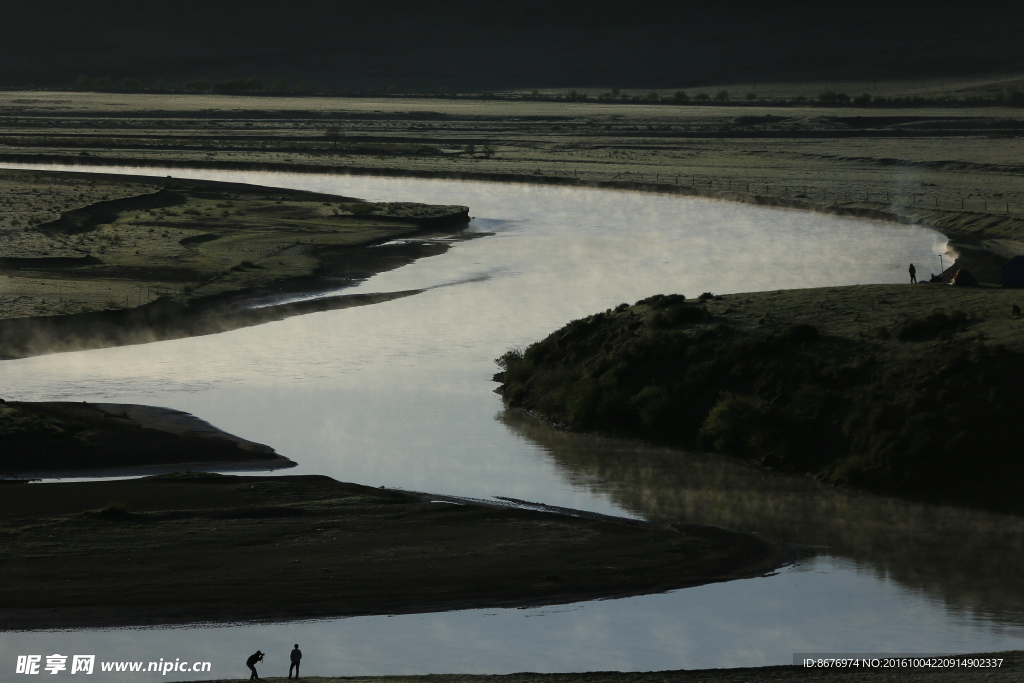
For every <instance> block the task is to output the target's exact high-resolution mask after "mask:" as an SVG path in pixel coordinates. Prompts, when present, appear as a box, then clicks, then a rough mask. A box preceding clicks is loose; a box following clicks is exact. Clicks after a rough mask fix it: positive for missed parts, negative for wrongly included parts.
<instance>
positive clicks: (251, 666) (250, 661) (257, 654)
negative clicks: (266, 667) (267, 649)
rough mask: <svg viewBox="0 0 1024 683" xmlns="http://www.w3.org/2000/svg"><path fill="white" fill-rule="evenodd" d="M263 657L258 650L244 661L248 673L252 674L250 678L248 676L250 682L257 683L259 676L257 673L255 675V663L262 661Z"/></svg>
mask: <svg viewBox="0 0 1024 683" xmlns="http://www.w3.org/2000/svg"><path fill="white" fill-rule="evenodd" d="M263 655H264V653H263V652H260V651H259V650H256V652H254V653H252V654H251V655H249V659H247V660H245V665H246V666H247V667H249V671H251V672H252V676H249V680H250V681H253V680H256V681H258V680H260V675H259V674H258V673H256V662H262V661H263Z"/></svg>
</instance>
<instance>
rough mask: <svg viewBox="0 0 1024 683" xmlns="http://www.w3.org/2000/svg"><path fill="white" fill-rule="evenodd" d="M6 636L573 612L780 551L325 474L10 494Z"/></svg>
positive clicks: (742, 537)
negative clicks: (529, 608)
mask: <svg viewBox="0 0 1024 683" xmlns="http://www.w3.org/2000/svg"><path fill="white" fill-rule="evenodd" d="M6 489H7V490H5V491H4V495H3V497H2V498H0V538H3V539H4V542H3V544H2V546H0V605H3V607H2V608H0V628H2V629H33V628H72V627H85V626H106V625H110V626H112V625H127V624H166V623H188V622H194V621H237V620H275V619H282V620H283V619H296V618H303V617H328V616H344V615H363V614H393V613H402V612H433V611H438V610H449V609H462V608H470V607H485V606H489V607H494V606H519V605H539V604H552V603H564V602H575V601H578V600H585V599H593V598H599V597H605V596H624V595H634V594H640V593H649V592H658V591H664V590H670V589H674V588H683V587H686V586H694V585H699V584H704V583H709V582H715V581H726V580H731V579H736V578H741V577H748V576H756V575H760V574H763V573H765V572H769V571H771V570H773V569H775V568H777V567H778V566H780V565H781V564H784V563H785V562H786V561H787V559H788V558H789V551H788V550H787V549H786V548H785V547H783V546H782V545H781V544H779V543H776V542H772V541H767V540H762V539H759V538H757V537H755V536H752V535H747V534H739V533H734V532H729V531H724V530H722V529H717V528H713V527H698V526H690V525H681V524H673V525H667V526H664V527H653V526H650V525H646V524H643V523H637V522H632V521H627V520H619V519H611V518H602V517H596V516H582V517H574V516H566V515H559V514H553V513H547V512H536V511H529V510H521V509H514V508H505V507H493V506H487V505H480V504H465V503H462V502H452V501H439V500H437V499H435V498H433V497H431V496H429V495H419V494H411V493H403V492H398V491H391V490H385V489H373V488H369V487H366V486H359V485H357V484H346V483H341V482H337V481H334V480H333V479H330V478H328V477H322V476H290V477H289V476H285V477H235V476H227V475H214V474H176V475H161V476H156V477H148V478H144V479H136V480H131V481H114V482H88V483H66V484H36V485H22V486H8V487H6Z"/></svg>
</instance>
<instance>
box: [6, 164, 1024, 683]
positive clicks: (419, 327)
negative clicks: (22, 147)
mask: <svg viewBox="0 0 1024 683" xmlns="http://www.w3.org/2000/svg"><path fill="white" fill-rule="evenodd" d="M45 168H52V167H45ZM75 170H83V169H81V168H76V169H75ZM96 170H99V171H102V172H127V173H143V174H152V175H157V176H163V175H174V176H176V177H182V176H187V177H195V178H206V179H214V180H230V181H235V182H251V183H255V184H261V185H272V186H279V187H290V188H298V189H309V190H315V191H320V192H330V193H337V194H343V195H347V196H356V197H362V198H364V199H369V200H388V201H422V202H430V203H443V204H465V205H467V206H469V207H470V214H471V215H472V216H474V219H473V220H472V222H471V223H470V225H469V227H468V228H467V232H469V233H477V234H479V235H480V236H479V238H478V239H451V240H446V241H450V242H451V247H450V249H449V250H448V251H447V252H446V253H444V254H442V255H439V256H434V257H430V258H425V259H421V260H419V261H416V262H414V263H412V264H410V265H407V266H404V267H402V268H399V269H396V270H393V271H389V272H386V273H382V274H379V275H377V276H374V277H372V278H370V279H368V280H366V281H364V282H360V283H356V284H354V285H352V286H349V287H348V288H347V289H346V293H349V292H351V293H358V292H366V293H368V292H383V291H398V290H407V289H419V288H422V289H424V290H425V291H424V292H423V293H421V294H417V295H414V296H410V297H406V298H402V299H398V300H394V301H391V302H388V303H384V304H378V305H374V306H366V307H361V308H350V309H344V310H337V311H329V312H324V313H316V314H311V315H306V316H301V317H297V318H291V319H288V320H284V321H280V322H275V323H270V324H267V325H262V326H259V327H255V328H248V329H241V330H236V331H233V332H227V333H223V334H218V335H213V336H207V337H197V338H192V339H180V340H173V341H165V342H157V343H151V344H144V345H138V346H130V347H121V348H115V349H97V350H91V351H83V352H76V353H65V354H54V355H48V356H41V357H36V358H28V359H21V360H15V361H5V362H3V363H2V364H0V386H2V387H3V389H2V390H3V392H4V397H5V398H14V399H21V400H87V401H92V400H95V401H100V400H102V401H116V402H137V403H147V404H153V405H161V406H168V407H171V408H176V409H179V410H185V411H188V412H191V413H194V414H196V415H198V416H199V417H201V418H203V419H205V420H207V421H209V422H211V423H213V424H214V425H216V426H217V427H220V428H221V429H224V430H226V431H229V432H232V433H235V434H238V435H239V436H242V437H244V438H246V439H250V440H253V441H258V442H261V443H265V444H268V445H270V446H272V447H274V448H275V449H276V450H277V451H278V452H279V453H281V454H283V455H286V456H288V457H290V458H292V459H293V460H295V461H297V462H298V467H297V468H295V469H293V470H289V472H288V473H289V474H291V473H296V474H303V473H318V474H326V475H329V476H332V477H335V478H337V479H340V480H344V481H354V482H358V483H362V484H368V485H373V486H387V487H394V488H404V489H409V490H417V491H428V492H431V493H439V494H440V493H443V494H450V495H457V496H467V497H472V498H490V497H496V496H504V497H512V498H517V499H522V500H528V501H537V502H542V503H545V504H549V505H557V506H563V507H570V508H578V509H584V510H592V511H596V512H602V513H608V514H616V515H623V516H630V517H654V518H671V519H681V520H685V521H688V522H698V523H707V524H715V525H719V526H723V527H728V528H732V529H739V530H750V531H758V532H760V533H763V534H767V535H771V536H776V537H779V538H783V539H785V540H787V541H790V542H792V543H794V544H796V545H797V546H798V547H800V549H801V550H802V552H803V554H804V559H802V560H801V561H800V562H799V563H798V564H796V565H795V566H792V567H787V568H784V569H782V570H780V571H779V572H777V573H776V574H774V575H772V576H769V577H763V578H757V579H748V580H744V581H734V582H729V583H724V584H716V585H711V586H703V587H698V588H691V589H686V590H682V591H676V592H672V593H668V594H662V595H652V596H643V597H637V598H629V599H623V600H607V601H593V602H587V603H578V604H573V605H566V606H562V607H553V608H542V609H528V610H468V611H463V612H451V613H443V614H427V615H407V616H393V617H368V618H350V619H336V620H326V621H316V622H301V623H286V624H262V625H233V626H223V625H219V626H209V627H204V626H200V625H196V626H192V627H187V628H168V629H148V630H138V629H113V630H79V631H73V632H66V633H64V632H61V633H58V632H8V633H4V634H3V635H2V636H0V662H2V663H0V666H3V667H6V666H7V665H8V663H10V664H11V666H13V662H14V660H15V659H16V655H17V654H33V653H34V654H44V655H45V654H50V653H52V652H64V651H65V650H66V651H68V652H73V653H84V654H89V653H94V654H96V655H97V658H98V659H100V660H118V659H126V660H127V659H133V660H135V659H137V660H147V661H149V660H153V661H155V660H158V659H160V658H163V659H164V660H174V659H175V658H181V659H183V660H184V659H187V660H190V661H191V660H209V661H212V662H213V675H214V677H222V676H231V675H235V674H237V673H239V672H238V669H240V668H241V669H242V671H245V669H244V668H242V667H241V665H240V662H241V661H242V660H244V658H245V656H246V655H247V654H248V653H249V652H253V651H255V650H256V649H257V648H259V649H261V650H264V651H267V652H270V653H271V655H270V656H268V659H267V662H266V663H265V665H264V667H263V668H261V674H262V675H284V673H285V672H286V669H287V657H286V654H287V651H288V650H289V649H290V648H291V645H292V644H293V643H295V642H298V643H300V644H301V645H302V649H303V651H304V652H305V653H306V658H305V659H304V660H303V665H304V666H303V673H304V674H306V675H328V674H346V675H349V674H351V675H361V674H367V675H369V674H389V673H429V672H474V673H507V672H513V671H523V670H531V671H552V672H553V671H586V670H654V669H669V668H703V667H737V666H757V665H764V664H782V663H789V662H791V661H792V657H793V653H795V652H815V653H830V652H837V653H838V652H858V653H863V652H874V653H881V652H906V653H924V652H931V653H952V652H969V651H991V650H1000V649H1021V648H1024V581H1022V580H1021V578H1020V576H1019V572H1018V571H1016V570H1017V568H1019V567H1020V566H1024V562H1022V560H1024V544H1022V540H1021V539H1024V533H1022V532H1024V521H1022V520H1021V519H1019V518H1016V517H1010V516H1002V515H996V514H991V513H984V512H977V511H969V510H963V509H957V508H946V507H941V506H929V505H921V504H915V503H908V502H904V501H898V500H893V499H888V498H882V497H876V496H869V495H864V494H852V493H845V492H841V491H835V490H832V489H829V488H826V487H823V486H821V485H819V484H817V483H816V482H813V481H810V480H808V479H805V478H801V477H788V476H780V475H775V474H772V473H767V472H764V471H761V470H759V469H755V468H752V467H748V466H746V465H744V464H742V463H736V462H734V461H732V460H730V459H728V458H724V457H721V456H715V455H710V454H695V453H686V452H681V451H675V450H672V449H666V448H655V447H649V446H644V445H641V444H637V443H635V442H630V441H622V440H614V439H605V438H599V437H594V436H587V435H574V434H567V433H564V432H557V431H554V430H551V429H549V428H548V427H546V426H545V425H543V424H540V423H537V422H536V421H534V420H531V419H529V418H527V417H525V416H523V415H521V414H519V413H517V412H515V411H506V410H505V409H504V408H503V406H502V403H501V401H500V399H499V398H498V397H497V396H496V395H495V394H494V393H493V389H494V387H495V384H494V383H493V382H492V381H491V375H492V374H493V373H494V372H496V370H497V368H496V367H495V366H494V363H493V359H494V358H495V357H497V356H498V355H500V354H501V353H502V352H504V351H505V350H506V349H507V348H509V347H511V346H516V345H522V344H527V343H530V342H531V341H534V340H537V339H539V338H541V337H543V336H545V335H546V334H547V333H549V332H550V331H552V330H554V329H556V328H557V327H560V326H561V325H563V324H564V323H565V322H567V321H569V320H571V319H573V318H578V317H582V316H585V315H588V314H590V313H593V312H595V311H598V310H604V309H606V308H611V307H614V306H616V305H617V304H619V303H621V302H633V301H636V300H638V299H641V298H644V297H646V296H649V295H651V294H654V293H658V292H682V293H685V294H686V295H688V296H696V295H697V294H700V293H701V292H704V291H711V292H714V293H716V294H721V293H731V292H743V291H757V290H768V289H784V288H795V287H817V286H832V285H845V284H856V283H879V282H903V281H904V280H905V278H906V264H907V263H910V262H914V263H916V264H917V265H918V270H919V271H921V272H922V273H925V272H927V271H928V270H929V265H927V264H934V266H933V267H931V269H932V270H935V271H937V270H938V265H939V260H938V256H937V255H938V254H939V253H942V252H944V251H945V239H944V238H943V237H942V236H941V235H939V234H938V233H935V232H933V231H930V230H927V229H924V228H920V227H913V226H900V225H895V224H891V223H883V222H877V221H867V220H858V219H849V218H840V217H835V216H828V215H821V214H814V213H807V212H800V211H793V210H780V209H768V208H762V207H755V206H749V205H743V204H734V203H727V202H718V201H712V200H706V199H696V198H686V197H676V196H668V195H655V194H643V193H634V192H623V191H607V190H597V189H581V188H569V187H547V186H532V185H513V184H499V183H483V182H457V181H433V180H421V179H408V178H373V177H361V176H336V175H334V176H332V175H314V174H282V173H256V172H221V171H205V170H194V171H188V172H186V171H183V170H181V169H175V170H160V169H157V170H140V169H117V168H109V167H105V168H102V169H96ZM439 239H444V238H439ZM922 264H924V265H922ZM268 590H272V587H268ZM177 676H178V679H179V680H186V679H188V678H189V676H190V675H188V674H177ZM204 677H206V678H208V677H210V674H204V675H198V674H197V675H194V676H192V678H204Z"/></svg>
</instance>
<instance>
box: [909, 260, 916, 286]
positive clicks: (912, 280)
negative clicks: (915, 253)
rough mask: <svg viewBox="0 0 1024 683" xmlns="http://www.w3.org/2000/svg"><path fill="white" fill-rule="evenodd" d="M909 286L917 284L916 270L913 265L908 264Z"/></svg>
mask: <svg viewBox="0 0 1024 683" xmlns="http://www.w3.org/2000/svg"><path fill="white" fill-rule="evenodd" d="M910 284H912V285H916V284H917V268H915V267H914V264H913V263H911V264H910Z"/></svg>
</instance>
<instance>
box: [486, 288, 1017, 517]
mask: <svg viewBox="0 0 1024 683" xmlns="http://www.w3.org/2000/svg"><path fill="white" fill-rule="evenodd" d="M1022 300H1024V299H1022V295H1021V293H1020V292H1019V291H1013V290H1001V289H996V288H991V287H981V288H975V289H964V288H954V287H949V286H945V285H941V284H933V285H918V286H910V285H906V286H899V285H867V286H857V287H841V288H824V289H816V290H789V291H776V292H756V293H749V294H731V295H727V296H711V295H710V294H705V295H702V296H701V297H700V298H699V299H697V300H686V299H685V298H684V297H683V296H682V295H668V296H661V295H658V296H653V297H650V298H648V299H644V300H643V301H638V302H637V303H636V304H635V305H632V306H630V305H628V304H622V305H621V306H618V307H617V308H616V309H615V310H611V309H609V310H608V311H606V312H604V313H598V314H595V315H592V316H590V317H588V318H584V319H581V320H575V321H573V322H571V323H569V324H568V325H566V326H565V327H563V328H562V329H560V330H558V331H556V332H554V333H552V334H551V335H550V336H548V337H547V338H546V339H544V340H542V341H540V342H537V343H535V344H533V345H531V346H529V347H527V348H526V349H512V350H510V351H509V352H507V353H506V354H505V355H503V356H502V357H501V358H500V359H499V360H498V364H499V366H501V367H502V369H503V372H501V373H500V374H499V375H497V376H496V379H498V380H500V381H501V382H502V386H501V389H500V391H501V393H502V394H503V395H504V396H505V398H506V399H507V400H508V401H509V402H510V403H511V404H512V405H515V406H521V407H523V408H526V409H527V410H529V411H531V412H533V413H535V414H537V415H539V416H541V417H543V418H544V419H546V420H549V421H551V422H553V423H555V424H556V425H559V426H562V427H565V428H568V429H575V430H599V431H603V432H608V433H614V434H626V435H633V436H640V437H643V438H647V439H652V440H655V441H660V442H666V443H671V444H677V445H680V446H684V447H687V448H701V449H708V450H716V451H724V452H727V453H734V454H737V455H740V456H744V457H748V458H753V459H755V460H757V461H759V462H760V463H761V464H763V465H767V466H770V467H773V468H779V469H783V470H788V471H793V472H810V473H812V474H813V475H814V476H816V477H819V478H821V479H823V480H825V481H827V482H831V483H835V484H840V485H854V486H857V487H864V488H869V489H873V490H876V491H883V492H891V493H899V494H904V495H911V496H916V497H922V498H926V499H931V500H936V501H945V502H955V503H969V504H976V505H982V506H987V507H993V508H996V509H1002V510H1012V511H1016V512H1020V511H1021V510H1022V509H1024V508H1022V507H1021V502H1020V500H1021V499H1020V495H1019V488H1020V482H1021V481H1022V475H1024V458H1022V457H1021V449H1020V447H1019V443H1018V439H1019V431H1020V430H1019V423H1018V421H1017V420H1016V419H1014V415H1015V414H1016V411H1017V405H1018V396H1019V387H1020V381H1021V378H1022V377H1024V342H1022V339H1024V337H1022V334H1021V332H1022V331H1024V318H1022V317H1021V316H1019V315H1014V314H1012V313H1011V306H1012V304H1014V303H1018V302H1021V301H1022Z"/></svg>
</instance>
